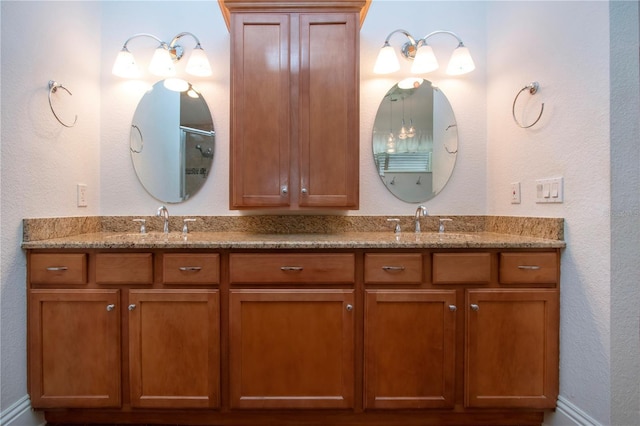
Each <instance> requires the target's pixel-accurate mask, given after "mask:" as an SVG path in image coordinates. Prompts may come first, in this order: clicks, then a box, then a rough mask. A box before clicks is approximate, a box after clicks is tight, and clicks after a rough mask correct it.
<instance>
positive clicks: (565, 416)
mask: <svg viewBox="0 0 640 426" xmlns="http://www.w3.org/2000/svg"><path fill="white" fill-rule="evenodd" d="M543 426H603V425H602V424H601V423H598V422H597V421H596V420H594V419H593V418H592V417H591V416H589V415H588V414H587V413H585V412H584V411H582V410H581V409H580V408H578V407H577V406H576V405H574V404H573V403H572V402H571V401H569V400H567V399H565V398H564V397H562V396H559V397H558V405H557V408H556V411H555V412H554V413H549V414H547V415H545V417H544V423H543Z"/></svg>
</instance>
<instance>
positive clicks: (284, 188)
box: [280, 185, 289, 195]
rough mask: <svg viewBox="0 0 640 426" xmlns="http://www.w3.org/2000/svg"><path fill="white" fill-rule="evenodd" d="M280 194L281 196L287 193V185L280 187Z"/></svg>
mask: <svg viewBox="0 0 640 426" xmlns="http://www.w3.org/2000/svg"><path fill="white" fill-rule="evenodd" d="M280 192H282V194H283V195H284V194H286V193H287V192H289V188H287V185H282V186H281V187H280Z"/></svg>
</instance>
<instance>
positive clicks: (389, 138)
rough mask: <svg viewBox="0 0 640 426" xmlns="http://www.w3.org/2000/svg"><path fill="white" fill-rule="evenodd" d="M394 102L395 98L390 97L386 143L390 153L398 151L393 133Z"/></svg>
mask: <svg viewBox="0 0 640 426" xmlns="http://www.w3.org/2000/svg"><path fill="white" fill-rule="evenodd" d="M393 102H394V100H393V99H391V97H389V136H387V144H386V150H387V153H389V154H393V153H394V152H396V137H395V136H394V135H393Z"/></svg>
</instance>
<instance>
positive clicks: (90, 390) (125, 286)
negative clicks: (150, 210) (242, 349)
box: [28, 252, 220, 408]
mask: <svg viewBox="0 0 640 426" xmlns="http://www.w3.org/2000/svg"><path fill="white" fill-rule="evenodd" d="M79 259H80V261H79ZM161 259H163V260H164V262H163V261H162V260H161ZM155 261H156V262H157V263H158V264H159V265H160V263H162V265H163V268H162V271H163V273H162V274H157V275H155V278H154V272H153V271H154V254H153V253H150V252H149V253H129V252H109V253H103V252H98V253H34V254H31V255H30V257H29V271H30V272H29V276H30V277H36V280H35V281H31V282H30V283H29V288H30V289H29V321H28V341H29V354H28V358H29V362H28V366H29V388H30V394H31V401H32V405H33V407H35V408H61V407H64V408H103V407H113V408H117V407H124V406H128V405H131V406H132V407H153V408H211V407H217V406H218V405H219V401H220V385H219V383H220V310H219V309H220V308H219V291H218V290H216V289H189V288H188V285H189V284H191V283H194V282H195V283H197V284H199V285H200V286H202V284H203V281H204V283H209V284H211V283H216V284H217V283H218V281H219V277H218V270H219V259H218V255H216V254H207V255H204V256H202V255H197V254H196V255H191V254H186V253H182V254H165V255H164V256H158V257H157V259H156V260H155ZM203 261H204V263H203ZM87 263H89V265H88V266H87ZM194 265H195V266H194ZM159 268H160V266H159ZM194 268H195V269H194ZM174 269H175V270H177V271H178V272H174ZM183 269H187V270H186V271H183ZM87 270H89V271H91V273H89V274H88V277H87V274H86V273H85V272H86V271H87ZM80 271H82V274H81V275H83V276H84V278H83V280H81V281H84V286H83V287H78V286H77V285H76V284H77V283H78V281H79V280H78V277H77V275H78V274H79V273H80ZM180 272H185V274H186V275H185V276H183V277H180V276H179V275H178V274H179V273H180ZM199 273H201V274H202V275H198V274H199ZM61 274H63V275H64V274H67V275H68V276H70V277H71V279H70V283H71V284H66V283H65V282H64V280H61V279H60V275H61ZM161 277H164V278H165V279H166V280H167V281H169V282H170V283H171V284H173V285H180V287H181V288H180V290H176V289H167V288H163V287H162V285H161V283H156V282H155V281H154V280H159V279H160V278H161ZM198 277H199V278H198ZM141 285H142V287H145V288H138V287H140V286H141ZM52 287H55V288H52ZM65 287H72V288H71V289H67V288H65ZM185 287H186V288H185ZM127 390H129V392H128V393H127Z"/></svg>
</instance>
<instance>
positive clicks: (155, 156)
mask: <svg viewBox="0 0 640 426" xmlns="http://www.w3.org/2000/svg"><path fill="white" fill-rule="evenodd" d="M214 145H215V131H214V128H213V119H212V118H211V112H210V111H209V107H208V106H207V103H206V102H205V101H204V99H203V98H202V95H200V93H199V92H197V91H196V90H195V89H194V88H193V87H192V86H191V85H190V84H189V88H188V90H185V91H183V92H177V91H173V90H169V89H167V88H166V87H165V85H164V81H159V82H158V83H156V84H155V85H154V86H153V88H152V89H151V90H150V91H149V92H147V93H146V94H145V95H144V96H143V97H142V99H141V100H140V103H139V104H138V107H137V108H136V112H135V114H134V116H133V122H132V124H131V135H130V139H129V149H130V151H131V159H132V161H133V168H134V169H135V171H136V175H137V176H138V179H139V180H140V183H142V186H144V188H145V189H146V190H147V192H148V193H149V194H151V195H152V196H153V197H155V198H157V199H158V200H160V201H163V202H165V203H179V202H181V201H185V200H187V199H189V198H190V197H192V196H193V195H194V194H195V193H196V192H198V190H199V189H200V188H201V187H202V185H203V184H204V182H205V181H206V179H207V176H209V172H210V171H211V165H212V164H213V152H214Z"/></svg>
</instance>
